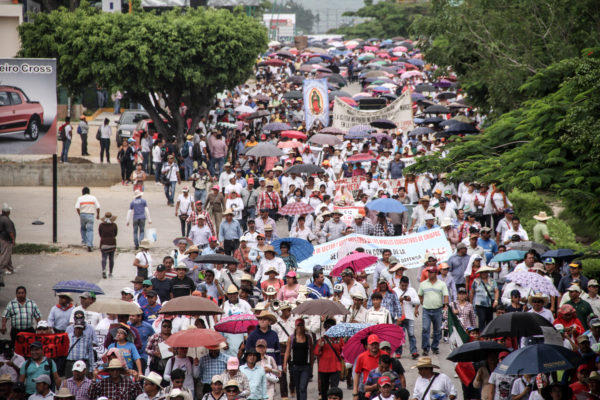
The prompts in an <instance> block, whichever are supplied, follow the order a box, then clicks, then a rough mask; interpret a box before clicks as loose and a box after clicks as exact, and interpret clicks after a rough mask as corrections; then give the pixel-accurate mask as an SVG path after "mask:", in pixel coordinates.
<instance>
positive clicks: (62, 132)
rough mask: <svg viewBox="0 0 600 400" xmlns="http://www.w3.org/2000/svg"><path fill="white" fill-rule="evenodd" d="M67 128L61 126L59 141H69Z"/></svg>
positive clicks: (64, 125) (63, 125)
mask: <svg viewBox="0 0 600 400" xmlns="http://www.w3.org/2000/svg"><path fill="white" fill-rule="evenodd" d="M66 126H67V124H66V123H65V124H62V125H61V126H60V128H58V140H59V141H61V142H64V141H65V140H67V132H65V127H66Z"/></svg>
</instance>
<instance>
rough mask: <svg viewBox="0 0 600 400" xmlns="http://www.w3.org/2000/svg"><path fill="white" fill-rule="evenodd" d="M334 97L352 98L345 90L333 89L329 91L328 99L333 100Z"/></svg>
mask: <svg viewBox="0 0 600 400" xmlns="http://www.w3.org/2000/svg"><path fill="white" fill-rule="evenodd" d="M336 97H350V98H352V95H351V94H350V93H348V92H345V91H343V90H333V91H331V92H329V100H333V99H335V98H336Z"/></svg>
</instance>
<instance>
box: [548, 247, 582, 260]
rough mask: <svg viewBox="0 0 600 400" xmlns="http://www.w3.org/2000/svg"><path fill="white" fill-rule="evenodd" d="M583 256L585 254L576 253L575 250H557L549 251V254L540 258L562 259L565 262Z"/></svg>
mask: <svg viewBox="0 0 600 400" xmlns="http://www.w3.org/2000/svg"><path fill="white" fill-rule="evenodd" d="M582 255H583V253H575V250H571V249H556V250H548V251H547V252H545V253H544V254H542V255H541V256H540V257H542V258H547V257H552V258H561V259H563V260H565V261H570V260H573V259H575V258H577V257H581V256H582Z"/></svg>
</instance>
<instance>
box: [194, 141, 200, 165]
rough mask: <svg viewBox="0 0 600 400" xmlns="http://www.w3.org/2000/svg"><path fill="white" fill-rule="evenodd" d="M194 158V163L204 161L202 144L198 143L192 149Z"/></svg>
mask: <svg viewBox="0 0 600 400" xmlns="http://www.w3.org/2000/svg"><path fill="white" fill-rule="evenodd" d="M192 158H193V159H194V161H198V162H200V161H202V149H200V143H196V144H195V145H194V146H193V147H192Z"/></svg>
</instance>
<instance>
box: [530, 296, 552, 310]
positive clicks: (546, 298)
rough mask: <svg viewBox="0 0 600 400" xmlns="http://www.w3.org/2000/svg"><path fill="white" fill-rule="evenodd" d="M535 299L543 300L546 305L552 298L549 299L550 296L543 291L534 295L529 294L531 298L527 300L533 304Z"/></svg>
mask: <svg viewBox="0 0 600 400" xmlns="http://www.w3.org/2000/svg"><path fill="white" fill-rule="evenodd" d="M533 300H543V301H544V307H545V306H546V305H547V304H548V303H549V302H550V299H548V297H547V296H546V295H545V294H543V293H536V294H534V295H532V296H529V298H528V299H527V302H528V303H529V304H533Z"/></svg>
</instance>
